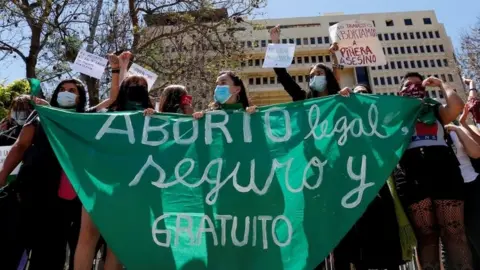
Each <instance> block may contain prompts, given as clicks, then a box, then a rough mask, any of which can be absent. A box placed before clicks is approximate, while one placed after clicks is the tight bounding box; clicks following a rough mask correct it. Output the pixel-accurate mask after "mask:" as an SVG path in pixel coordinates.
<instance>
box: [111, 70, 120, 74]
mask: <svg viewBox="0 0 480 270" xmlns="http://www.w3.org/2000/svg"><path fill="white" fill-rule="evenodd" d="M113 73H120V69H112V74H113Z"/></svg>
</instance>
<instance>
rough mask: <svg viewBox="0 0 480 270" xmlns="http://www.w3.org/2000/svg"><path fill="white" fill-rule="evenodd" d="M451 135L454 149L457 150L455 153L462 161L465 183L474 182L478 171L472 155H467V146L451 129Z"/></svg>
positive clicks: (461, 167)
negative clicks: (471, 158) (474, 165)
mask: <svg viewBox="0 0 480 270" xmlns="http://www.w3.org/2000/svg"><path fill="white" fill-rule="evenodd" d="M450 137H451V138H452V141H453V146H454V147H453V150H454V151H455V155H456V156H457V159H458V162H459V163H460V170H461V172H462V177H463V181H464V182H465V183H470V182H473V181H474V180H475V179H477V177H478V173H477V172H475V169H474V168H473V165H472V162H471V161H470V157H469V156H468V155H467V152H465V148H464V147H463V145H462V142H460V139H458V136H457V133H455V132H454V131H451V132H450Z"/></svg>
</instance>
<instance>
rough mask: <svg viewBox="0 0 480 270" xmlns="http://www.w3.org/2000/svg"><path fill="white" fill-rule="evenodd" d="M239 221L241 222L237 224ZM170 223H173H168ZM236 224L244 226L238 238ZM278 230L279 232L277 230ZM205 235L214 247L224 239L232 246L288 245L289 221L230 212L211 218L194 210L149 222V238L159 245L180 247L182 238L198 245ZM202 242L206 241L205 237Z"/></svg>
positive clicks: (266, 247)
mask: <svg viewBox="0 0 480 270" xmlns="http://www.w3.org/2000/svg"><path fill="white" fill-rule="evenodd" d="M194 217H195V220H198V219H200V222H199V223H197V222H194ZM163 222H165V224H169V225H168V226H166V227H167V229H159V223H163ZM240 222H242V223H243V224H242V225H240V226H239V223H240ZM172 223H173V224H174V225H173V226H171V225H170V224H172ZM228 223H231V224H228ZM214 224H220V226H219V227H220V228H216V227H215V225H214ZM227 224H228V225H227ZM229 225H230V226H229ZM227 227H230V228H231V229H230V232H227ZM238 227H242V228H244V229H243V230H242V231H240V233H241V234H243V237H241V239H238V238H237V230H238ZM168 228H170V229H168ZM279 231H281V233H277V232H279ZM172 234H173V237H174V239H173V241H172ZM208 234H210V237H211V240H212V243H213V245H214V246H219V245H221V246H225V245H226V244H227V239H228V240H229V241H228V242H229V243H231V244H232V245H233V246H236V247H243V246H246V245H250V246H252V247H255V246H257V244H258V245H262V248H263V249H268V243H269V242H273V243H274V244H275V245H276V246H279V247H285V246H288V245H289V244H290V243H291V242H292V235H293V228H292V223H291V222H290V220H289V219H288V218H287V217H285V216H283V215H281V216H277V217H275V218H274V217H272V216H253V217H249V216H246V217H244V218H238V217H236V216H232V215H215V217H214V218H213V220H212V218H211V217H209V216H208V215H203V214H194V213H165V214H163V215H161V216H160V217H158V218H157V219H155V221H154V222H153V225H152V237H153V241H154V242H155V244H157V245H158V246H161V247H170V246H180V245H182V244H185V242H184V240H185V238H186V239H188V242H189V243H188V244H187V245H189V246H199V245H201V244H202V239H204V238H206V237H207V235H208ZM227 234H229V236H228V235H227ZM180 239H182V240H183V241H180ZM269 239H271V241H269ZM203 241H205V242H203V243H204V244H206V240H203ZM172 242H173V243H172Z"/></svg>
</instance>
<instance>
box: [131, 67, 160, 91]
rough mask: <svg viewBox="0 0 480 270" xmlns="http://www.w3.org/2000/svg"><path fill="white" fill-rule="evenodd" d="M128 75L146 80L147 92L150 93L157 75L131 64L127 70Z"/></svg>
mask: <svg viewBox="0 0 480 270" xmlns="http://www.w3.org/2000/svg"><path fill="white" fill-rule="evenodd" d="M128 75H137V76H143V77H145V78H146V79H147V83H148V91H150V90H151V89H152V87H153V85H154V84H155V81H156V80H157V78H158V75H157V74H155V73H153V72H151V71H150V70H147V69H145V68H143V67H141V66H139V65H137V64H135V63H133V64H132V66H131V67H130V69H129V70H128Z"/></svg>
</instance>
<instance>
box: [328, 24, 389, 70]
mask: <svg viewBox="0 0 480 270" xmlns="http://www.w3.org/2000/svg"><path fill="white" fill-rule="evenodd" d="M328 30H329V32H330V38H331V40H332V42H337V43H338V47H339V49H338V51H337V52H336V53H335V55H336V56H337V59H338V64H340V65H343V66H345V67H365V66H382V65H385V64H386V63H387V60H386V59H385V54H384V53H383V50H382V44H381V43H380V41H379V40H378V38H377V31H376V29H375V25H373V22H371V21H364V20H348V21H343V22H339V23H337V24H335V25H332V26H330V28H329V29H328Z"/></svg>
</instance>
